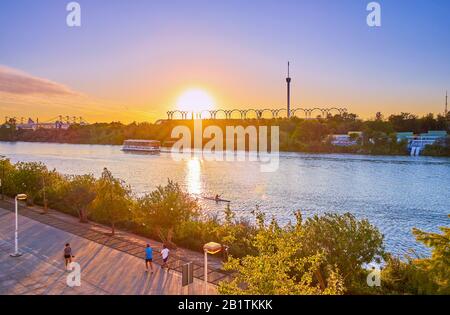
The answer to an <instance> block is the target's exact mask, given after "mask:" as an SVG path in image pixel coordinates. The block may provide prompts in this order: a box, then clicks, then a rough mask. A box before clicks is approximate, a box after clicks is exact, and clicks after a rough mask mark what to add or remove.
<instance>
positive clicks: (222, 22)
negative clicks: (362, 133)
mask: <svg viewBox="0 0 450 315" xmlns="http://www.w3.org/2000/svg"><path fill="white" fill-rule="evenodd" d="M69 2H70V1H65V0H39V1H30V0H2V1H1V2H0V114H1V115H2V116H17V117H21V116H24V117H25V118H28V117H32V118H36V117H39V118H40V119H41V121H45V120H46V119H51V118H52V117H55V116H58V115H60V114H62V115H70V116H73V115H76V116H83V117H84V118H85V119H86V120H87V121H89V122H95V121H111V120H116V121H117V120H120V121H122V122H131V121H155V120H156V119H158V118H165V112H166V111H167V110H170V109H174V108H176V107H177V104H178V103H179V102H180V95H182V94H183V93H184V92H185V91H188V90H192V89H195V91H202V92H204V93H205V94H206V95H208V96H209V97H210V99H211V100H212V102H213V103H214V106H216V107H221V108H233V107H235V108H236V107H237V108H280V107H285V103H286V100H285V99H286V96H285V95H286V91H285V90H286V86H285V85H286V83H285V77H286V64H287V61H288V60H290V61H291V77H292V103H293V104H294V105H293V106H292V107H294V108H295V107H307V108H308V107H343V106H345V107H347V108H348V109H349V111H351V112H354V113H357V114H358V115H360V116H361V117H364V118H368V117H372V116H374V114H375V112H377V111H381V112H383V113H384V114H385V115H388V114H390V113H396V112H401V111H404V112H413V113H416V114H424V113H427V112H434V113H439V112H443V109H444V96H445V90H446V89H449V90H450V60H449V56H450V40H449V39H450V18H449V15H450V1H448V0H434V1H429V0H384V1H378V2H380V4H381V6H382V26H381V27H380V28H370V27H368V25H367V24H366V16H367V14H368V12H367V11H366V5H367V3H369V2H370V1H368V0H308V1H307V0H292V1H288V0H133V1H122V0H79V1H77V2H78V3H80V5H81V9H82V17H81V23H82V25H81V27H79V28H69V27H68V26H67V25H66V16H67V14H68V12H67V11H66V8H65V7H66V5H67V3H69Z"/></svg>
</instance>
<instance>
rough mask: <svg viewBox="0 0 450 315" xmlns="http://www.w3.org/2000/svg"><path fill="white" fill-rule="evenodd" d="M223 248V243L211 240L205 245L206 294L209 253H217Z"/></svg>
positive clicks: (205, 289)
mask: <svg viewBox="0 0 450 315" xmlns="http://www.w3.org/2000/svg"><path fill="white" fill-rule="evenodd" d="M221 250H222V245H220V244H218V243H215V242H209V243H207V244H205V245H204V246H203V251H204V252H205V274H204V278H205V288H204V291H205V292H204V294H205V295H206V294H207V289H208V254H211V255H214V254H217V253H218V252H220V251H221Z"/></svg>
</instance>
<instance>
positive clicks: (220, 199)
mask: <svg viewBox="0 0 450 315" xmlns="http://www.w3.org/2000/svg"><path fill="white" fill-rule="evenodd" d="M202 198H203V199H206V200H213V201H215V202H231V201H230V200H226V199H222V198H217V199H216V198H215V197H202Z"/></svg>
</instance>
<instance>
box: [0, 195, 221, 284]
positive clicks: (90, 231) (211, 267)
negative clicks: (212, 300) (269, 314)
mask: <svg viewBox="0 0 450 315" xmlns="http://www.w3.org/2000/svg"><path fill="white" fill-rule="evenodd" d="M0 207H1V208H3V209H7V210H10V211H14V204H13V202H12V201H10V200H4V201H1V200H0ZM19 209H20V210H19V212H20V214H21V215H23V216H26V217H28V218H31V219H33V220H35V221H38V222H41V223H44V224H46V225H49V226H53V227H55V228H58V229H60V230H63V231H66V232H69V233H71V234H74V235H77V236H80V237H83V238H86V239H88V240H91V241H93V242H96V243H98V244H101V245H104V246H108V247H110V248H113V249H116V250H119V251H122V252H125V253H127V254H129V255H133V256H135V257H139V258H142V259H143V258H144V250H143V249H144V248H145V245H146V243H151V246H152V247H154V249H158V248H161V247H162V244H161V243H159V242H155V241H151V240H144V239H142V238H138V237H136V236H134V235H130V234H129V233H120V231H118V233H117V235H116V236H111V235H110V234H109V229H108V228H107V227H104V226H101V225H98V224H83V223H79V222H78V220H77V219H75V218H73V217H70V216H68V215H66V214H63V213H60V212H56V211H54V210H49V212H48V213H47V214H45V215H43V214H42V209H40V208H30V207H25V206H23V205H21V206H20V207H19ZM177 252H179V251H178V250H177V251H172V252H171V255H170V267H171V269H174V270H176V271H178V272H181V269H182V265H183V264H185V263H187V262H192V264H193V266H194V277H195V278H197V279H200V280H203V279H204V264H203V254H201V253H197V252H192V251H185V250H182V253H177ZM153 256H154V259H153V261H154V262H155V263H156V264H161V263H162V258H161V254H160V253H159V251H158V250H154V255H153ZM208 261H209V262H210V263H209V264H208V282H210V283H212V284H214V285H217V284H218V283H219V282H220V281H223V280H227V279H230V274H229V273H227V272H225V271H223V270H221V269H220V268H221V261H220V260H218V259H216V258H215V257H210V258H209V260H208Z"/></svg>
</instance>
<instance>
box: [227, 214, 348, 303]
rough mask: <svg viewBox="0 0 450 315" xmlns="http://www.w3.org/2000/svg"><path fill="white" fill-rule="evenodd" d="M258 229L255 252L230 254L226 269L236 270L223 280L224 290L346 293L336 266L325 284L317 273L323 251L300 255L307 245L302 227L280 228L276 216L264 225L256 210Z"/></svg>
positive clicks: (273, 292)
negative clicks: (233, 275)
mask: <svg viewBox="0 0 450 315" xmlns="http://www.w3.org/2000/svg"><path fill="white" fill-rule="evenodd" d="M257 220H258V222H259V231H258V233H257V234H256V236H255V238H254V240H253V245H254V247H255V248H256V249H257V254H256V255H254V256H250V255H248V256H245V257H244V258H241V259H239V258H233V257H230V259H229V261H228V262H227V263H225V265H224V268H225V269H226V270H230V271H234V272H235V277H234V278H233V280H232V281H231V282H225V281H224V282H221V283H220V284H219V292H220V293H221V294H250V295H262V294H271V295H300V294H343V293H344V286H343V282H342V279H341V277H340V275H339V273H338V272H337V271H335V270H333V269H331V270H330V272H329V277H328V278H326V279H325V281H326V287H325V288H322V287H321V286H320V285H319V284H318V282H317V279H316V277H315V275H316V271H317V270H318V268H320V265H321V264H322V261H323V255H322V254H320V253H315V254H313V255H310V256H301V255H299V252H300V251H302V248H303V246H304V242H303V231H302V229H301V228H298V227H293V226H288V227H286V228H280V227H279V226H278V225H277V224H276V222H275V221H274V220H272V222H271V223H270V225H269V226H267V227H266V226H265V225H264V223H263V221H264V217H263V216H262V215H261V214H260V213H257Z"/></svg>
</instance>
